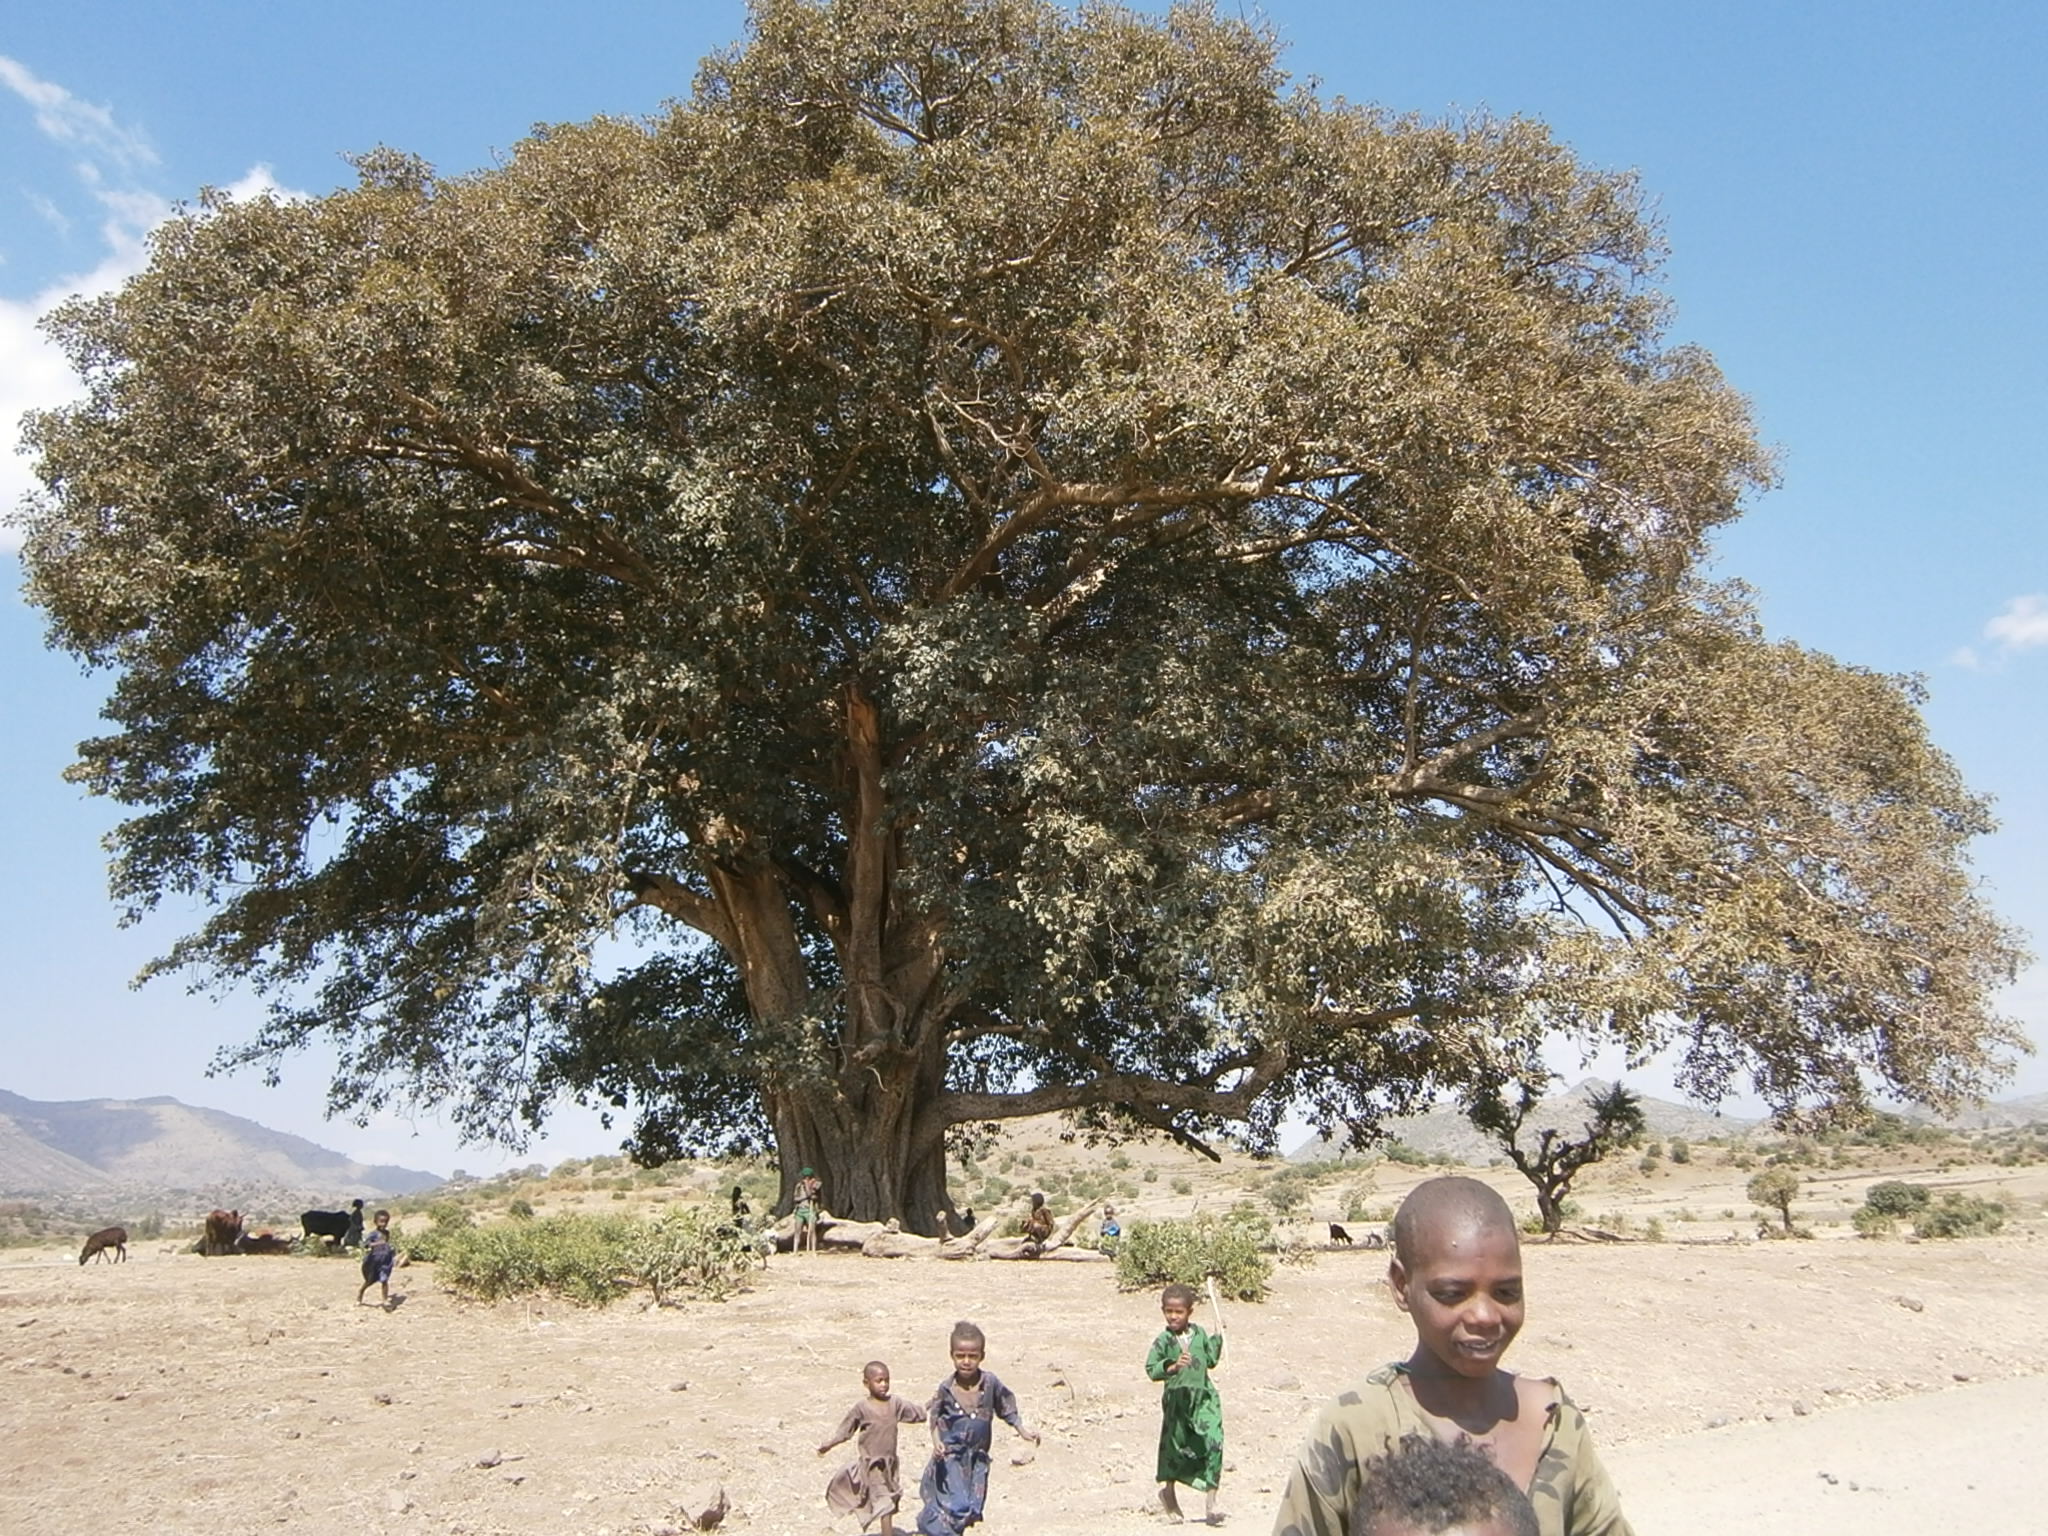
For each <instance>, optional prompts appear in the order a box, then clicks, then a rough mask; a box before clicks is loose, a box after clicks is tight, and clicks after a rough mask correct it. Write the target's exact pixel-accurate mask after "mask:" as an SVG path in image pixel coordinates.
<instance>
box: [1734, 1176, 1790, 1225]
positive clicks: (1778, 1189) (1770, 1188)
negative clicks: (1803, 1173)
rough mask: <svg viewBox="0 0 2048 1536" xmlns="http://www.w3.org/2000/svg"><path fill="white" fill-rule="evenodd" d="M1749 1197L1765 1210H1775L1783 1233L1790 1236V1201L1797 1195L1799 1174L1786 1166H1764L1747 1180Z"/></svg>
mask: <svg viewBox="0 0 2048 1536" xmlns="http://www.w3.org/2000/svg"><path fill="white" fill-rule="evenodd" d="M1745 1193H1747V1194H1748V1196H1749V1198H1750V1199H1751V1200H1753V1201H1755V1202H1756V1203H1757V1204H1758V1205H1761V1206H1763V1207H1764V1208H1765V1209H1767V1210H1772V1211H1776V1212H1777V1213H1778V1219H1779V1221H1780V1222H1781V1223H1782V1224H1783V1226H1784V1230H1785V1235H1786V1236H1788V1237H1789V1236H1791V1234H1792V1231H1793V1226H1792V1202H1793V1201H1794V1200H1795V1199H1797V1198H1798V1196H1799V1175H1798V1174H1797V1173H1795V1172H1793V1170H1792V1169H1790V1168H1787V1167H1776V1168H1766V1169H1764V1171H1763V1172H1762V1173H1759V1174H1758V1175H1756V1177H1754V1178H1753V1179H1751V1180H1750V1181H1749V1187H1748V1189H1747V1190H1746V1191H1745Z"/></svg>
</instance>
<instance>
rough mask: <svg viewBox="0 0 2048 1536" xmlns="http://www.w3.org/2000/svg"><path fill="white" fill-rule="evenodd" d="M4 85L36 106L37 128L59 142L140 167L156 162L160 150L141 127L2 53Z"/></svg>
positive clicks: (0, 68) (1, 82)
mask: <svg viewBox="0 0 2048 1536" xmlns="http://www.w3.org/2000/svg"><path fill="white" fill-rule="evenodd" d="M0 85H4V86H6V87H7V88H8V89H9V90H10V91H12V92H14V94H15V95H17V96H19V97H20V98H21V99H22V100H23V101H25V102H27V103H28V104H29V105H30V106H31V107H33V108H34V109H35V114H36V128H37V129H38V130H39V131H40V132H41V133H42V135H43V137H45V138H47V139H53V140H55V141H56V142H57V143H59V144H70V145H75V146H77V147H78V148H80V149H84V150H87V151H89V152H91V153H93V154H97V155H101V156H104V157H105V158H106V159H108V160H111V161H113V162H114V163H115V164H116V165H119V166H123V167H125V168H128V169H136V168H139V167H142V166H146V165H155V164H156V150H155V149H154V148H152V147H151V145H150V142H149V139H148V137H147V136H146V135H144V134H143V133H142V131H141V130H140V129H136V128H129V127H125V126H123V125H122V124H121V123H119V122H117V121H116V120H115V118H114V114H113V113H112V112H111V111H109V110H108V109H107V108H105V107H99V106H94V105H93V104H92V103H91V102H89V101H80V100H79V99H78V98H77V97H76V96H74V95H72V94H71V93H70V92H69V91H67V90H65V89H64V87H63V86H61V85H58V84H57V83H56V82H55V81H52V80H43V79H40V78H38V77H37V76H36V75H35V73H34V72H33V71H31V70H30V69H29V68H28V67H27V66H26V65H24V64H22V63H20V62H18V61H17V60H14V59H10V58H8V57H7V56H6V55H5V54H0Z"/></svg>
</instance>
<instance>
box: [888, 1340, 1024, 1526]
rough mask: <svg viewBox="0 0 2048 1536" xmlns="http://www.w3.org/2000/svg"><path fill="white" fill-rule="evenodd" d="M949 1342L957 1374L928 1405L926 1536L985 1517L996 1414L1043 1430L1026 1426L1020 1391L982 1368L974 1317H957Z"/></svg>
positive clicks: (983, 1343)
mask: <svg viewBox="0 0 2048 1536" xmlns="http://www.w3.org/2000/svg"><path fill="white" fill-rule="evenodd" d="M949 1343H950V1347H951V1349H952V1354H953V1374H952V1375H951V1376H948V1377H947V1378H946V1379H945V1380H944V1381H942V1382H940V1383H939V1390H938V1391H937V1392H935V1393H934V1394H932V1400H931V1401H930V1402H929V1403H927V1404H926V1405H925V1411H926V1412H928V1413H929V1414H930V1415H931V1424H932V1459H931V1461H930V1463H929V1464H927V1465H926V1467H925V1469H924V1478H923V1481H922V1482H921V1483H920V1484H919V1485H918V1492H919V1494H921V1495H922V1496H923V1498H924V1512H923V1513H922V1514H920V1515H919V1516H918V1517H917V1528H918V1530H919V1532H920V1533H922V1536H960V1533H961V1532H962V1531H964V1530H966V1529H967V1527H969V1526H970V1525H979V1524H980V1523H981V1511H982V1506H983V1505H984V1504H986V1503H987V1502H988V1465H989V1455H988V1453H989V1447H990V1446H991V1445H993V1444H994V1443H995V1421H996V1420H997V1419H1001V1420H1002V1421H1003V1422H1004V1423H1005V1424H1007V1425H1009V1426H1010V1428H1012V1429H1014V1430H1016V1431H1017V1433H1018V1434H1020V1435H1022V1436H1023V1437H1024V1438H1025V1439H1026V1440H1029V1441H1030V1442H1031V1443H1032V1444H1033V1445H1036V1444H1038V1432H1037V1431H1036V1430H1031V1429H1026V1428H1025V1427H1024V1419H1023V1416H1022V1415H1021V1414H1020V1413H1019V1412H1018V1411H1017V1394H1016V1393H1014V1392H1012V1391H1011V1390H1010V1389H1009V1388H1008V1387H1006V1386H1004V1385H1003V1384H1002V1383H1001V1382H1000V1381H998V1380H996V1375H995V1372H993V1371H985V1370H983V1369H982V1368H981V1362H982V1359H983V1357H984V1356H985V1355H986V1354H987V1353H988V1340H987V1339H986V1338H985V1337H984V1336H983V1334H982V1331H981V1330H980V1329H979V1328H977V1327H975V1326H974V1324H972V1323H955V1324H954V1325H953V1336H952V1338H951V1340H950V1341H949Z"/></svg>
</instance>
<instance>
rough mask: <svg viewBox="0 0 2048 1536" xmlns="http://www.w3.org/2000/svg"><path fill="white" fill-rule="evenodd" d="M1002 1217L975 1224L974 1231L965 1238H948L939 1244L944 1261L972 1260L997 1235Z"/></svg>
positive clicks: (990, 1217) (940, 1254) (988, 1218)
mask: <svg viewBox="0 0 2048 1536" xmlns="http://www.w3.org/2000/svg"><path fill="white" fill-rule="evenodd" d="M1001 1219H1002V1218H1001V1217H998V1216H988V1217H984V1218H983V1219H982V1220H981V1221H979V1222H977V1223H975V1227H974V1230H973V1231H972V1232H970V1233H968V1234H967V1235H966V1236H965V1237H953V1238H948V1239H947V1240H946V1241H945V1242H943V1243H941V1244H939V1257H940V1258H942V1259H971V1258H973V1257H974V1256H975V1254H977V1253H978V1252H980V1251H981V1245H982V1244H983V1243H985V1242H987V1241H988V1240H989V1239H990V1238H991V1237H993V1236H994V1235H995V1230H996V1226H997V1225H998V1223H999V1222H1000V1221H1001Z"/></svg>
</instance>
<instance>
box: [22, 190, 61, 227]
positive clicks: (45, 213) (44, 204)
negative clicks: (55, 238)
mask: <svg viewBox="0 0 2048 1536" xmlns="http://www.w3.org/2000/svg"><path fill="white" fill-rule="evenodd" d="M22 196H23V197H25V198H27V199H28V205H29V207H31V208H33V209H35V211H36V216H37V217H38V218H40V219H41V220H42V221H43V222H44V223H45V224H47V225H49V226H50V228H52V229H54V230H56V231H57V233H58V234H60V235H68V234H70V233H71V219H70V217H69V216H68V215H67V214H66V213H65V212H64V210H63V209H62V208H59V207H58V206H57V205H56V204H55V203H54V202H52V201H51V200H50V199H49V198H47V197H45V196H43V194H42V193H40V192H23V193H22Z"/></svg>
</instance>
